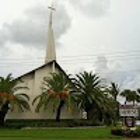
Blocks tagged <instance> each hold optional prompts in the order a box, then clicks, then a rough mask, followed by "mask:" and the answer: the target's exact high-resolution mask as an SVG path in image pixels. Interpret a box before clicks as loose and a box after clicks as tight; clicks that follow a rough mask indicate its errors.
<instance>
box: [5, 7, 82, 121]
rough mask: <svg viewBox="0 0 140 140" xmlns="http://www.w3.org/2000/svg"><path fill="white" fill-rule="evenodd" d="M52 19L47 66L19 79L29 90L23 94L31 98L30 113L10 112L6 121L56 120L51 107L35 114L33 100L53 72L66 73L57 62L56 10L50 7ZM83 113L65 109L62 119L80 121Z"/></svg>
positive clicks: (48, 39)
mask: <svg viewBox="0 0 140 140" xmlns="http://www.w3.org/2000/svg"><path fill="white" fill-rule="evenodd" d="M50 9H51V11H50V19H49V28H48V38H47V51H46V57H45V64H44V65H42V66H40V67H38V68H36V69H34V70H32V71H30V72H28V73H25V74H24V75H21V76H20V77H18V79H21V80H22V81H23V83H21V85H22V86H26V87H28V88H29V89H28V90H27V89H24V91H23V93H26V94H27V95H28V96H29V97H30V101H29V103H30V108H31V110H30V111H25V112H19V111H18V110H16V109H15V110H14V111H13V112H11V111H9V112H8V114H7V116H6V119H55V116H56V113H55V112H53V110H52V107H51V106H49V107H48V109H47V110H43V109H42V110H40V112H39V113H36V112H35V106H33V105H32V101H33V99H34V98H35V97H36V96H37V95H40V94H41V93H42V90H41V87H42V82H43V78H44V77H46V76H50V73H52V72H60V71H61V72H63V73H64V74H65V75H66V73H65V71H64V70H63V69H62V68H61V67H60V65H59V64H58V63H57V61H56V51H55V42H54V36H53V28H52V14H53V10H54V8H52V7H50ZM81 117H82V115H81V112H80V111H77V112H69V111H68V109H67V108H65V107H64V108H63V109H62V112H61V119H78V118H81Z"/></svg>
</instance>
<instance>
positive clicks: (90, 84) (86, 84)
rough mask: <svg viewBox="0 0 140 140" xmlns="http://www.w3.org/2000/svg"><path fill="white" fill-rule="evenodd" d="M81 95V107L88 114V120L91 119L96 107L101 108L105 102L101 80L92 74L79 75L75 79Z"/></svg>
mask: <svg viewBox="0 0 140 140" xmlns="http://www.w3.org/2000/svg"><path fill="white" fill-rule="evenodd" d="M73 83H74V84H75V86H76V89H77V92H80V93H81V94H79V107H80V108H82V109H84V110H85V111H86V112H87V119H90V115H89V114H90V112H91V110H92V109H93V108H94V107H95V106H96V107H100V106H101V104H102V103H103V102H104V96H103V94H102V93H103V92H102V91H101V79H100V78H99V76H97V75H96V74H93V73H92V72H89V73H88V72H86V71H84V72H83V73H79V74H77V75H76V78H74V79H73Z"/></svg>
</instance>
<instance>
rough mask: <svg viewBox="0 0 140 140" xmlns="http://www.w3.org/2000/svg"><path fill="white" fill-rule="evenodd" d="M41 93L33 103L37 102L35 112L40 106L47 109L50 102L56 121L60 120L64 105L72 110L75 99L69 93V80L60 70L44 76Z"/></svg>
mask: <svg viewBox="0 0 140 140" xmlns="http://www.w3.org/2000/svg"><path fill="white" fill-rule="evenodd" d="M43 86H44V87H43V88H42V90H43V91H42V94H41V95H38V96H37V97H36V98H35V99H34V100H33V104H34V103H35V102H37V101H38V102H37V105H36V109H35V111H36V112H39V110H40V108H41V107H44V109H47V107H48V106H50V104H49V103H52V107H53V111H56V121H57V122H59V121H60V115H61V110H62V108H63V106H64V105H66V106H67V107H68V108H69V110H73V108H74V104H75V102H74V101H75V99H74V94H72V93H71V91H70V90H71V82H70V80H69V78H68V77H67V76H65V75H64V74H63V73H62V72H60V73H51V76H50V77H44V80H43Z"/></svg>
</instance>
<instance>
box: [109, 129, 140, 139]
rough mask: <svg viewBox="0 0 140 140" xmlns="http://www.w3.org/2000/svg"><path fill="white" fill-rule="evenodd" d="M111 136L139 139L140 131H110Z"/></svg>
mask: <svg viewBox="0 0 140 140" xmlns="http://www.w3.org/2000/svg"><path fill="white" fill-rule="evenodd" d="M111 134H112V135H116V136H125V137H140V129H136V130H130V129H126V130H124V129H112V130H111Z"/></svg>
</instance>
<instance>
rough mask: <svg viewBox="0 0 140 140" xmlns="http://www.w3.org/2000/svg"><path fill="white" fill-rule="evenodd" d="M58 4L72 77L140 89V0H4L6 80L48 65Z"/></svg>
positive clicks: (61, 44)
mask: <svg viewBox="0 0 140 140" xmlns="http://www.w3.org/2000/svg"><path fill="white" fill-rule="evenodd" d="M52 2H53V4H54V7H55V8H56V11H55V12H54V13H53V29H54V34H55V46H56V54H57V61H58V63H59V65H60V66H61V67H62V68H63V69H64V70H65V71H66V72H67V73H72V74H76V73H79V72H83V71H93V73H97V74H99V76H100V77H101V78H103V79H104V81H105V83H110V82H111V81H112V82H116V83H117V84H118V85H119V86H120V88H122V89H126V88H130V89H137V88H140V39H139V37H140V26H139V25H140V8H139V5H140V0H86V1H85V0H78V1H76V0H53V1H52V0H28V1H25V0H12V1H11V0H4V1H3V0H0V76H6V75H8V74H9V73H12V74H13V76H14V77H17V76H20V75H22V74H24V73H26V72H29V71H31V70H33V69H34V68H37V67H38V66H41V65H42V64H44V61H45V54H46V47H47V46H46V44H47V42H46V41H47V30H48V20H49V12H50V11H49V9H48V6H50V5H51V4H52Z"/></svg>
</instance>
